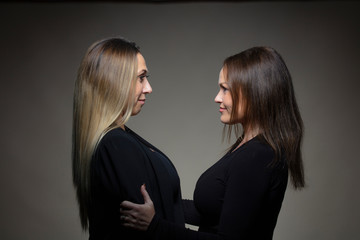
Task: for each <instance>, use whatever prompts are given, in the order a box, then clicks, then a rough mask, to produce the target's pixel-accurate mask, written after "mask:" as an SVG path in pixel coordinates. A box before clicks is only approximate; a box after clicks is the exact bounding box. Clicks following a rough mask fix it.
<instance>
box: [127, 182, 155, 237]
mask: <svg viewBox="0 0 360 240" xmlns="http://www.w3.org/2000/svg"><path fill="white" fill-rule="evenodd" d="M140 191H141V194H142V195H143V198H144V202H145V203H144V204H136V203H133V202H129V201H123V202H122V203H121V204H120V214H121V215H120V220H121V225H123V226H125V227H130V228H133V229H136V230H140V231H146V230H147V229H148V227H149V225H150V222H151V220H152V219H153V217H154V215H155V208H154V204H153V202H152V200H151V198H150V196H149V194H148V192H147V191H146V189H145V184H143V185H141V188H140Z"/></svg>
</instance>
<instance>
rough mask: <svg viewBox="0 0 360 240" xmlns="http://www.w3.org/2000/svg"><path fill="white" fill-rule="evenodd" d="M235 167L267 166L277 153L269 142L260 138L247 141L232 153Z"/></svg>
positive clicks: (232, 164) (232, 165)
mask: <svg viewBox="0 0 360 240" xmlns="http://www.w3.org/2000/svg"><path fill="white" fill-rule="evenodd" d="M232 155H233V156H232V163H231V167H233V168H235V169H236V168H239V167H240V168H243V167H246V168H252V167H254V168H267V167H268V166H269V165H270V164H271V162H272V161H273V160H274V157H275V153H274V150H273V149H272V148H271V146H270V145H269V144H267V143H266V142H263V141H261V140H260V139H258V138H253V139H252V140H250V141H248V142H247V143H245V144H244V145H243V146H241V147H240V148H239V149H237V150H236V151H235V152H234V153H233V154H232Z"/></svg>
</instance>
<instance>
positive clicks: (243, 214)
mask: <svg viewBox="0 0 360 240" xmlns="http://www.w3.org/2000/svg"><path fill="white" fill-rule="evenodd" d="M271 159H272V156H270V158H269V156H268V154H265V155H263V154H262V153H258V152H257V153H255V154H254V152H253V151H249V152H246V151H243V153H242V155H241V158H240V159H234V161H233V164H232V165H231V166H230V168H229V173H228V179H227V182H226V191H225V195H224V199H223V207H222V212H221V216H220V219H219V226H218V232H217V233H216V234H210V233H204V232H197V231H193V230H190V229H185V228H181V227H178V226H176V225H175V224H172V223H170V222H167V221H165V220H163V219H161V218H158V217H157V216H156V215H155V216H154V217H153V218H152V220H151V222H150V225H148V228H147V232H148V234H150V235H157V236H161V238H160V239H176V240H183V239H201V240H203V239H211V240H215V239H249V237H250V238H251V236H252V234H255V235H256V234H259V233H257V232H254V231H256V229H255V228H254V226H256V224H257V223H256V221H259V214H260V212H261V211H262V210H263V209H262V208H263V207H264V206H263V205H264V203H263V199H264V196H265V195H266V193H267V191H268V189H269V184H270V181H271V180H270V179H271V170H270V169H269V168H267V164H268V163H269V160H270V161H271ZM137 210H141V207H139V208H137ZM123 214H125V213H123ZM132 214H133V215H132V217H131V218H133V220H132V224H135V225H136V221H138V220H134V219H135V218H136V217H137V216H139V215H141V214H139V213H135V212H133V213H132ZM260 220H261V219H260ZM257 231H261V229H257ZM260 234H261V233H260Z"/></svg>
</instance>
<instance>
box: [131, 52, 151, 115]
mask: <svg viewBox="0 0 360 240" xmlns="http://www.w3.org/2000/svg"><path fill="white" fill-rule="evenodd" d="M137 61H138V71H137V78H136V87H135V101H134V106H133V110H132V113H131V115H132V116H133V115H136V114H138V113H139V112H140V111H141V108H142V106H143V105H144V104H145V101H146V94H148V93H151V92H152V88H151V86H150V83H149V81H148V79H147V76H148V69H147V67H146V62H145V59H144V57H143V56H142V55H141V54H140V53H138V54H137Z"/></svg>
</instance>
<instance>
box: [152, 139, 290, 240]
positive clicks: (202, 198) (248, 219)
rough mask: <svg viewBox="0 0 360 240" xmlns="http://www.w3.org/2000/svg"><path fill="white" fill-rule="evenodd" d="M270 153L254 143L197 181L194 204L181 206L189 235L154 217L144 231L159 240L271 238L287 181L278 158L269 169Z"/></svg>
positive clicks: (228, 154) (238, 151)
mask: <svg viewBox="0 0 360 240" xmlns="http://www.w3.org/2000/svg"><path fill="white" fill-rule="evenodd" d="M273 158H274V151H273V150H272V148H271V147H270V146H269V145H268V144H266V143H263V142H262V141H260V140H259V138H257V137H256V138H253V139H252V140H250V141H248V142H247V143H245V144H244V145H242V146H241V147H240V148H238V149H236V150H235V151H233V152H231V151H230V152H229V153H227V154H226V155H225V156H224V157H222V158H221V159H220V160H219V161H218V162H216V163H215V164H214V165H213V166H212V167H210V168H209V169H208V170H206V171H205V172H204V173H203V174H202V175H201V176H200V178H199V180H198V182H197V184H196V188H195V191H194V201H189V200H187V201H184V202H183V208H184V211H185V218H186V222H187V223H190V224H193V225H198V226H199V231H193V230H190V229H186V228H184V227H180V226H177V225H176V224H172V223H170V222H168V221H166V220H164V219H162V218H161V217H159V216H158V215H155V217H154V219H153V221H152V222H151V224H150V226H149V229H148V231H147V233H148V234H150V235H153V236H154V235H155V234H156V236H157V237H158V236H161V238H160V239H164V240H165V239H174V240H185V239H187V240H188V239H190V240H191V239H198V240H203V239H223V240H230V239H239V240H240V239H246V240H249V239H261V240H270V239H272V236H273V232H274V228H275V225H276V222H277V217H278V214H279V211H280V208H281V205H282V201H283V198H284V194H285V190H286V187H287V180H288V168H287V165H286V163H285V161H284V159H282V160H281V161H279V162H278V163H277V164H276V165H275V166H271V163H272V161H273Z"/></svg>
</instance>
